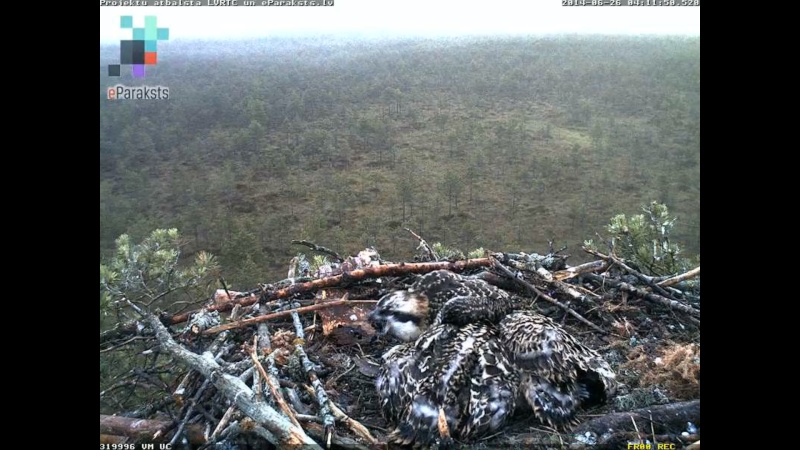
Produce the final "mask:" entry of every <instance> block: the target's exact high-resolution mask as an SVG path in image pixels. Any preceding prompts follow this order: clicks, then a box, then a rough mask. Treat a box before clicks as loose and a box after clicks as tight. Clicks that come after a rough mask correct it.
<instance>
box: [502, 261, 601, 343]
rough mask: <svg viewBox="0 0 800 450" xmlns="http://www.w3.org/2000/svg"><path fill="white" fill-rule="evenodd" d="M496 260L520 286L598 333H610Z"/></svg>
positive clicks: (505, 272)
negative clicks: (515, 274)
mask: <svg viewBox="0 0 800 450" xmlns="http://www.w3.org/2000/svg"><path fill="white" fill-rule="evenodd" d="M494 262H495V264H494V267H495V268H497V269H498V270H500V271H501V272H503V274H505V275H506V276H507V277H509V278H511V279H512V280H514V281H515V282H516V283H517V284H519V285H520V286H523V287H524V288H525V289H527V290H528V292H530V293H531V294H534V295H538V296H539V297H541V298H543V299H544V300H546V301H548V302H550V303H552V304H554V305H556V306H558V307H559V308H561V309H563V310H564V311H566V312H567V313H569V314H570V315H572V316H573V317H575V318H576V319H578V320H579V321H580V322H581V323H583V324H585V325H587V326H588V327H590V328H592V329H593V330H595V331H597V332H598V333H602V334H608V331H605V330H604V329H602V328H600V327H598V326H597V325H595V324H593V323H592V322H590V321H589V320H587V319H586V318H585V317H583V316H582V315H580V314H578V313H577V312H575V310H573V309H572V308H570V307H569V306H567V305H565V304H563V303H561V302H559V301H558V300H556V299H554V298H552V297H550V296H549V295H547V294H545V293H544V292H542V291H540V290H539V289H538V288H537V287H536V286H534V285H532V284H530V283H528V282H527V281H525V280H522V279H520V278H517V277H516V276H514V274H513V273H512V272H511V270H509V269H508V268H507V267H506V266H504V265H503V263H501V262H500V261H498V260H497V259H494Z"/></svg>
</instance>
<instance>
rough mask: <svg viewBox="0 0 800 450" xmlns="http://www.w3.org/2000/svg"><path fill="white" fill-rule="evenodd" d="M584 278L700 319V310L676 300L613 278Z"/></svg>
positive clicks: (593, 276) (592, 275)
mask: <svg viewBox="0 0 800 450" xmlns="http://www.w3.org/2000/svg"><path fill="white" fill-rule="evenodd" d="M586 277H587V278H588V279H589V280H592V281H594V282H596V283H598V284H600V285H601V286H602V285H607V286H611V287H614V288H617V289H621V290H623V291H625V292H628V293H631V294H634V295H636V296H638V297H641V298H643V299H645V300H648V301H650V302H653V303H657V304H659V305H662V306H666V307H667V308H669V309H672V310H675V311H680V312H682V313H685V314H689V315H690V316H692V317H696V318H700V310H697V309H695V308H692V307H691V306H689V305H684V304H683V303H681V302H679V301H677V300H670V299H668V298H666V297H662V296H660V295H658V294H653V293H651V292H647V291H643V290H641V289H638V288H636V287H634V286H631V285H630V284H628V283H625V282H622V281H619V280H615V279H613V278H606V277H601V276H599V275H595V274H593V273H589V274H586Z"/></svg>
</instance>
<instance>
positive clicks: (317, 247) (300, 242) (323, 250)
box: [292, 239, 344, 262]
mask: <svg viewBox="0 0 800 450" xmlns="http://www.w3.org/2000/svg"><path fill="white" fill-rule="evenodd" d="M292 244H295V245H305V246H306V247H309V248H311V249H312V250H315V251H318V252H320V253H325V254H328V255H330V256H333V257H334V258H335V259H336V262H342V261H344V258H342V257H341V256H340V255H339V254H338V253H336V252H335V251H333V250H331V249H329V248H327V247H322V246H320V245H317V244H315V243H313V242H311V241H305V240H297V239H294V240H292Z"/></svg>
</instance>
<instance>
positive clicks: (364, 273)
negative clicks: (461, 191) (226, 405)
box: [165, 258, 492, 325]
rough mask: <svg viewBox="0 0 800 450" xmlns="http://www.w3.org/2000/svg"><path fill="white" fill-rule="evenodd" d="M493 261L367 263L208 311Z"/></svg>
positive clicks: (182, 318) (174, 320) (182, 317)
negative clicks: (358, 282) (349, 284)
mask: <svg viewBox="0 0 800 450" xmlns="http://www.w3.org/2000/svg"><path fill="white" fill-rule="evenodd" d="M491 264H492V262H491V260H490V259H489V258H476V259H465V260H462V261H452V262H451V261H439V262H424V263H399V264H384V265H381V266H375V267H366V268H364V269H356V270H353V271H351V272H348V273H343V274H340V275H334V276H330V277H325V278H319V279H316V280H312V281H308V282H305V283H297V284H294V285H291V286H288V287H285V288H281V289H276V290H264V291H263V292H262V295H261V297H260V299H259V298H258V297H255V296H247V297H242V298H239V299H235V300H233V301H230V302H226V303H223V304H220V305H213V306H209V307H207V308H205V309H206V310H207V311H229V310H230V309H231V308H233V305H235V304H237V303H238V304H241V305H242V306H250V305H252V304H254V303H256V302H257V301H259V300H260V301H262V302H266V301H271V300H277V299H280V298H288V297H291V296H293V295H295V294H303V293H309V292H316V291H317V290H319V289H322V288H329V287H336V286H341V285H343V284H345V283H348V282H353V281H361V280H365V279H368V278H379V277H394V276H400V275H407V274H410V273H415V274H424V273H428V272H433V271H435V270H450V271H452V272H461V271H464V270H468V269H476V268H478V267H488V266H490V265H491ZM197 312H198V311H197V310H195V311H189V312H186V313H182V314H176V315H174V316H172V317H167V318H165V324H167V325H174V324H178V323H183V322H186V321H187V320H189V317H191V316H192V315H193V314H196V313H197Z"/></svg>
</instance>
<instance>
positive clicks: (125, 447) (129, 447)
mask: <svg viewBox="0 0 800 450" xmlns="http://www.w3.org/2000/svg"><path fill="white" fill-rule="evenodd" d="M100 450H172V445H171V444H166V443H163V442H160V443H157V444H127V443H122V444H100Z"/></svg>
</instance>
